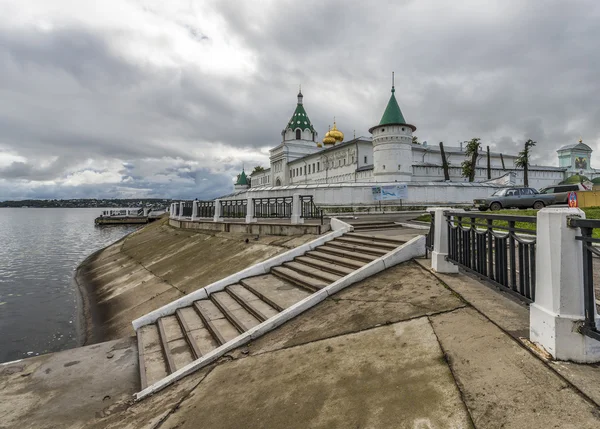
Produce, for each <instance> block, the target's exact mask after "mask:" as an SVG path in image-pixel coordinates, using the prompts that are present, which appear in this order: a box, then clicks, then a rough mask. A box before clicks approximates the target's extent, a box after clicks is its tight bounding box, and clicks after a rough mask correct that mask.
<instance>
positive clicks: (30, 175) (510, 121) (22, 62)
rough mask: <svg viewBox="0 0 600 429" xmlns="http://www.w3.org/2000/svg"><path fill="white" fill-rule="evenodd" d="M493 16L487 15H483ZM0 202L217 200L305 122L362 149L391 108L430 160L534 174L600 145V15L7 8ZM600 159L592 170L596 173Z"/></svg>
mask: <svg viewBox="0 0 600 429" xmlns="http://www.w3.org/2000/svg"><path fill="white" fill-rule="evenodd" d="M483 4H485V6H484V5H483ZM0 10H1V11H2V13H0V200H5V199H20V198H80V197H86V198H89V197H122V198H127V197H173V198H195V197H197V198H212V197H215V196H218V195H222V194H225V193H228V192H229V191H230V190H231V189H232V180H233V177H234V176H235V175H236V174H237V173H238V172H239V171H240V170H241V168H242V165H244V166H245V167H246V169H247V170H252V168H253V167H254V166H255V165H263V166H265V167H267V166H268V149H269V148H271V147H274V146H276V145H277V144H278V143H279V142H280V141H281V134H280V133H281V130H282V128H283V127H284V125H285V124H286V122H287V121H288V120H289V118H290V116H291V114H292V113H293V111H294V108H295V104H296V94H297V92H298V85H299V84H302V92H303V93H304V104H305V107H306V110H307V113H308V115H309V117H310V119H311V121H312V122H313V124H314V126H315V128H316V129H317V131H318V132H319V134H320V137H321V138H322V137H323V134H324V133H325V132H326V131H327V126H328V124H330V123H332V120H333V119H332V118H333V116H336V118H337V123H338V127H339V128H340V129H341V130H342V131H343V132H344V133H345V134H346V137H347V138H351V137H352V135H353V132H354V130H356V135H357V136H360V135H364V136H368V135H369V134H368V131H367V130H368V129H369V128H370V127H371V126H373V125H375V124H376V123H378V122H379V119H380V118H381V115H382V113H383V110H384V109H385V105H386V103H387V100H388V98H389V90H390V80H391V77H390V75H391V71H392V70H394V71H395V72H396V89H397V92H396V96H397V98H398V101H399V103H400V107H401V108H402V110H403V113H404V116H405V117H406V119H407V121H409V122H410V123H413V124H414V125H416V126H417V132H416V135H417V136H418V137H419V139H420V140H427V141H428V142H429V143H430V144H433V143H435V144H437V143H438V142H439V141H444V142H445V143H446V144H449V145H456V144H457V142H458V141H461V140H467V139H470V138H472V137H481V139H482V141H483V144H484V146H485V145H490V146H492V147H493V148H495V149H496V150H499V151H503V152H508V153H515V152H517V151H518V150H519V149H520V146H521V145H522V143H523V142H524V141H525V140H526V139H528V138H532V139H534V140H537V141H538V145H537V146H536V148H535V157H536V159H535V163H537V164H545V165H557V160H556V152H555V151H556V149H557V148H559V147H560V146H562V145H564V144H569V143H574V142H576V141H577V139H579V137H582V138H583V139H584V142H586V143H587V144H589V145H590V146H591V147H592V149H594V150H597V149H598V144H597V143H598V141H599V138H600V101H599V100H600V55H599V54H598V40H600V2H598V1H594V0H589V1H587V0H569V1H566V0H565V1H557V0H544V1H523V0H502V1H486V2H482V1H480V0H461V1H459V2H448V1H444V0H412V1H411V0H404V1H402V0H400V1H378V0H371V1H364V0H360V1H348V0H343V1H341V0H340V1H325V0H318V1H307V0H303V1H285V0H277V1H258V0H255V1H247V0H245V1H232V0H231V1H230V0H221V1H212V0H198V1H177V0H169V1H165V0H157V1H149V0H148V1H142V0H138V1H134V0H129V1H127V0H116V1H112V0H102V1H96V0H0ZM598 155H600V150H598V151H597V153H594V155H593V159H592V166H596V167H600V158H599V157H598Z"/></svg>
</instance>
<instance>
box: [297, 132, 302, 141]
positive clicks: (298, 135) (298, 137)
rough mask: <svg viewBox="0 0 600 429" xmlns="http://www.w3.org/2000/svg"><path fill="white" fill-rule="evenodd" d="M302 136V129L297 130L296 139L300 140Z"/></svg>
mask: <svg viewBox="0 0 600 429" xmlns="http://www.w3.org/2000/svg"><path fill="white" fill-rule="evenodd" d="M301 138H302V136H301V133H300V130H296V140H300V139H301Z"/></svg>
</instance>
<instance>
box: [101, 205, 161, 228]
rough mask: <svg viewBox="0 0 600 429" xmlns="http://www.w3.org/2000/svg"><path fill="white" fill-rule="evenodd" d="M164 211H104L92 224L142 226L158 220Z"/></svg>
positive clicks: (134, 209) (136, 209) (142, 209)
mask: <svg viewBox="0 0 600 429" xmlns="http://www.w3.org/2000/svg"><path fill="white" fill-rule="evenodd" d="M164 213H165V211H164V210H153V211H151V210H150V209H144V208H133V209H131V208H128V209H114V210H104V211H103V212H102V214H101V215H100V216H98V217H97V218H96V219H95V220H94V223H95V224H96V225H142V224H146V223H148V222H152V221H154V220H156V219H158V218H160V217H161V216H162V215H163V214H164Z"/></svg>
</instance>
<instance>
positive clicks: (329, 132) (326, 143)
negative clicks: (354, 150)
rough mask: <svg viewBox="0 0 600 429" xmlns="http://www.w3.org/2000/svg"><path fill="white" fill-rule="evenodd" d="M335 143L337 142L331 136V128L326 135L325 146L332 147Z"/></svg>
mask: <svg viewBox="0 0 600 429" xmlns="http://www.w3.org/2000/svg"><path fill="white" fill-rule="evenodd" d="M335 142H336V140H335V138H334V137H332V136H331V128H330V129H329V131H327V132H326V133H325V138H323V144H324V145H330V144H335Z"/></svg>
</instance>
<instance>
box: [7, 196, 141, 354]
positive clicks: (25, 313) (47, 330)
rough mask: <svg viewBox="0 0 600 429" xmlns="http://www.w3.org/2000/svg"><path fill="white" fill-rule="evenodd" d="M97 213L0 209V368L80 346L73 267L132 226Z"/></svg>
mask: <svg viewBox="0 0 600 429" xmlns="http://www.w3.org/2000/svg"><path fill="white" fill-rule="evenodd" d="M101 211H102V209H100V208H95V209H58V208H57V209H33V208H29V209H27V208H14V209H13V208H0V362H6V361H11V360H15V359H20V358H23V357H28V356H35V355H38V354H43V353H48V352H54V351H59V350H64V349H68V348H72V347H76V346H78V345H79V343H78V341H79V338H78V335H79V330H78V326H77V324H78V317H77V314H78V311H79V309H78V305H79V304H78V301H79V300H78V293H79V292H78V290H77V286H76V284H75V282H74V280H73V277H74V274H75V269H76V268H77V266H78V265H79V264H80V263H81V262H82V261H83V260H84V259H85V258H86V257H87V256H88V255H90V254H91V253H93V252H94V251H96V250H98V249H101V248H103V247H105V246H107V245H109V244H110V243H112V242H114V241H116V240H118V239H120V238H121V237H123V236H124V235H126V234H128V233H130V232H132V231H134V230H135V229H137V226H128V225H118V226H101V227H99V226H95V225H94V218H96V217H97V216H98V215H99V214H100V212H101Z"/></svg>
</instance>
